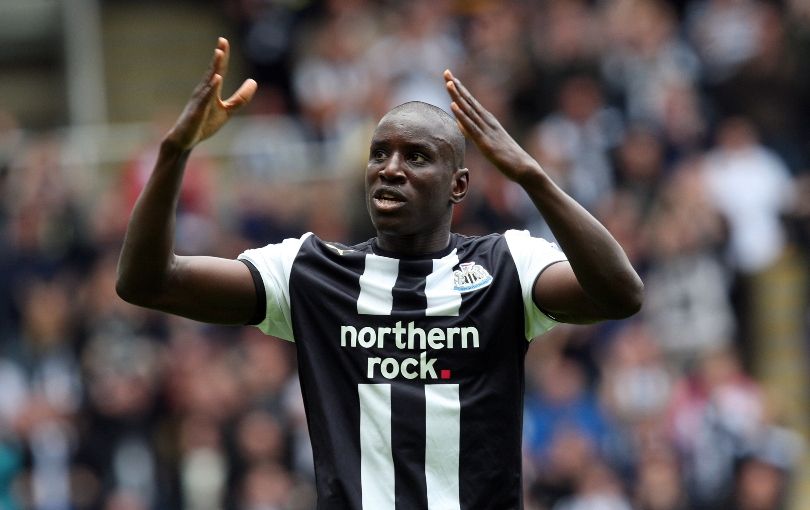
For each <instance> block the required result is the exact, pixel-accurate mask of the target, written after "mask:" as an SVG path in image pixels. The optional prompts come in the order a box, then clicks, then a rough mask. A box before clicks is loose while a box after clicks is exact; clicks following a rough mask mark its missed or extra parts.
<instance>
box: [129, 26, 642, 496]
mask: <svg viewBox="0 0 810 510" xmlns="http://www.w3.org/2000/svg"><path fill="white" fill-rule="evenodd" d="M228 52H229V48H228V43H227V41H226V40H225V39H220V40H219V41H218V44H217V49H216V50H215V52H214V56H213V59H212V62H211V66H210V68H209V70H208V72H207V73H206V75H205V76H204V78H203V80H202V82H201V83H200V85H199V86H198V87H197V89H196V90H195V92H194V94H193V96H192V98H191V100H190V101H189V103H188V104H187V105H186V108H185V110H184V111H183V113H182V114H181V116H180V118H179V119H178V121H177V123H176V124H175V126H174V127H173V128H172V129H171V130H170V131H169V133H168V134H167V135H166V138H165V140H164V141H163V143H162V145H161V150H160V155H159V158H158V161H157V163H156V165H155V169H154V172H153V174H152V176H151V178H150V180H149V182H148V184H147V185H146V187H145V189H144V191H143V193H142V195H141V197H140V198H139V200H138V203H137V205H136V207H135V209H134V210H133V213H132V219H131V221H130V224H129V228H128V231H127V236H126V240H125V241H124V247H123V250H122V252H121V260H120V263H119V276H118V282H117V290H118V292H119V294H120V295H121V296H122V297H123V298H124V299H126V300H127V301H130V302H132V303H135V304H138V305H141V306H147V307H150V308H154V309H158V310H163V311H166V312H170V313H174V314H178V315H182V316H184V317H190V318H192V319H196V320H201V321H207V322H215V323H223V324H256V325H258V327H259V328H261V329H262V330H263V331H264V332H266V333H268V334H271V335H274V336H277V337H280V338H284V339H287V340H290V341H294V342H295V344H296V348H297V351H298V362H299V377H300V380H301V386H302V391H303V395H304V402H305V405H306V410H307V418H308V423H309V430H310V435H311V438H312V444H313V452H314V457H315V469H316V484H317V491H318V508H319V509H364V510H394V509H395V508H396V509H400V510H402V509H409V510H410V509H419V508H427V509H431V510H434V509H435V510H439V509H441V510H448V509H458V510H461V509H465V510H473V509H474V510H485V509H493V510H503V509H511V508H514V509H517V508H521V505H522V501H521V444H520V441H521V425H522V423H521V422H522V401H523V359H524V355H525V352H526V349H527V348H528V345H529V341H531V340H532V338H534V337H535V336H537V335H539V334H540V333H542V332H544V331H546V330H548V329H549V328H551V327H552V326H553V325H554V324H555V323H556V322H572V323H588V322H594V321H598V320H603V319H614V318H623V317H627V316H629V315H632V314H633V313H635V312H636V311H637V310H638V309H639V307H640V306H641V294H642V284H641V281H640V279H639V277H638V275H637V274H636V273H635V271H634V270H633V268H632V267H631V265H630V263H629V261H628V260H627V258H626V256H625V255H624V252H623V251H622V249H621V248H620V247H619V245H618V244H617V243H616V241H615V240H614V239H613V238H612V237H611V236H610V234H609V233H608V232H607V230H605V228H604V227H602V225H600V224H599V222H597V221H596V220H595V219H594V218H593V217H592V216H591V215H590V214H588V213H587V212H586V211H585V210H584V209H583V208H582V207H580V206H579V205H578V204H577V203H576V202H574V201H573V200H572V199H571V198H570V197H568V196H567V195H566V194H565V193H563V192H562V191H561V190H560V189H559V188H558V187H556V186H555V185H554V183H553V182H551V180H550V179H549V178H548V176H547V175H546V174H545V173H544V172H543V170H542V169H541V168H540V165H539V164H538V163H537V162H536V161H534V160H533V159H532V158H531V157H530V156H529V155H528V154H527V153H526V152H525V151H523V149H521V148H520V147H519V146H518V144H517V143H516V142H515V141H514V140H513V139H512V138H511V137H510V136H509V134H508V133H506V131H505V130H504V129H503V128H502V127H501V126H500V124H499V123H498V121H497V120H496V119H495V118H494V117H493V116H492V115H491V114H490V113H489V112H487V111H486V110H485V109H484V108H483V107H482V106H481V105H480V104H479V103H478V101H476V100H475V98H473V96H472V95H470V93H469V92H468V91H467V90H466V89H465V88H464V86H463V85H462V84H461V82H460V81H459V80H458V79H456V78H455V77H454V76H453V75H452V74H451V73H450V71H446V72H445V79H446V86H447V91H448V93H449V94H450V97H451V99H452V110H453V113H454V114H455V117H456V120H455V121H454V120H453V119H452V117H451V116H450V115H449V114H447V113H445V112H443V111H442V110H440V109H439V108H436V107H433V106H430V105H427V104H424V103H406V104H405V105H401V106H399V107H397V108H395V109H393V110H392V111H390V112H389V113H388V114H386V115H385V116H384V117H383V119H382V120H381V121H380V123H379V125H378V126H377V128H376V130H375V132H374V135H373V138H372V140H371V148H370V152H369V161H368V166H367V170H366V200H367V207H368V211H369V214H370V215H371V219H372V222H373V224H374V226H375V228H376V230H377V237H376V238H375V239H371V240H369V241H367V242H364V243H361V244H359V245H355V246H344V245H342V244H337V243H328V242H324V241H321V240H320V239H318V238H317V237H316V236H314V235H312V234H305V235H304V236H302V237H301V238H299V239H288V240H286V241H284V242H282V243H280V244H277V245H269V246H266V247H264V248H260V249H256V250H248V251H247V252H245V253H243V254H242V255H240V257H239V259H238V260H226V259H218V258H211V257H181V256H177V255H174V254H173V221H174V220H173V219H174V214H175V206H176V202H177V196H178V193H179V189H180V184H181V181H182V176H183V167H184V164H185V161H186V159H187V157H188V154H189V152H190V151H191V149H192V148H193V147H194V146H195V145H196V144H197V143H199V142H201V141H202V140H204V139H206V138H208V137H209V136H211V135H213V134H214V133H215V132H216V131H217V130H218V129H219V128H220V127H221V126H222V125H223V124H224V123H225V122H226V121H227V119H228V117H229V116H230V115H231V113H232V112H234V111H235V110H236V109H238V108H239V107H241V106H242V105H244V104H245V103H247V102H248V101H249V100H250V99H251V97H252V96H253V93H254V92H255V91H256V83H255V82H254V81H252V80H247V81H245V82H244V83H243V84H242V86H241V87H239V89H238V90H237V91H236V93H234V95H233V96H231V97H230V98H229V99H227V100H224V101H223V100H222V99H221V98H220V92H221V86H222V76H223V75H224V74H225V72H226V69H227V62H228ZM458 127H460V128H461V130H463V132H464V134H465V135H466V136H467V137H469V138H470V139H472V140H473V142H474V143H475V144H476V145H477V146H478V148H479V150H481V151H482V153H483V154H484V155H485V156H486V157H487V158H488V159H489V160H490V161H491V162H492V163H493V164H494V165H495V166H496V167H497V168H498V169H499V170H500V171H501V172H503V173H504V175H506V176H507V177H508V178H510V179H512V180H514V181H516V182H517V183H519V184H520V185H521V186H522V187H523V188H524V189H525V190H526V192H527V193H528V194H529V196H530V197H531V198H532V200H533V201H534V203H535V204H536V206H537V208H538V210H539V211H540V213H542V214H543V216H544V217H545V219H546V221H547V222H548V224H549V226H550V228H551V229H552V231H553V232H554V235H555V236H556V238H557V240H558V242H559V243H560V246H561V247H562V251H560V250H559V249H557V248H556V247H555V246H554V245H552V244H550V243H548V242H546V241H543V240H541V239H536V238H531V237H530V236H529V235H528V234H527V233H525V232H517V231H509V232H507V233H506V234H504V235H490V236H484V237H465V236H460V235H456V234H453V233H451V231H450V220H451V213H452V208H453V204H455V203H458V202H460V201H461V200H462V199H463V198H464V195H465V194H466V192H467V189H468V183H469V174H470V173H469V171H468V170H467V169H466V168H464V136H463V135H462V133H461V131H459V129H458ZM563 252H564V253H563Z"/></svg>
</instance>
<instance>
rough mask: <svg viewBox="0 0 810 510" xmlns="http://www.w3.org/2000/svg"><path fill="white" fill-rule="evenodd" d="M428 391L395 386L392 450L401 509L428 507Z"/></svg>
mask: <svg viewBox="0 0 810 510" xmlns="http://www.w3.org/2000/svg"><path fill="white" fill-rule="evenodd" d="M425 420H426V416H425V389H424V386H423V385H422V384H408V385H402V386H398V385H391V449H392V451H393V452H394V480H395V482H394V495H395V501H396V508H397V510H412V509H414V508H427V482H426V480H425V436H426V432H425V427H426V425H425V423H426V421H425Z"/></svg>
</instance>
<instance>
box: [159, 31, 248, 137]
mask: <svg viewBox="0 0 810 510" xmlns="http://www.w3.org/2000/svg"><path fill="white" fill-rule="evenodd" d="M229 57H230V45H229V44H228V40H227V39H225V38H224V37H220V38H219V40H218V41H217V47H216V49H215V50H214V56H213V57H212V58H211V64H210V66H209V67H208V70H207V71H206V72H205V75H204V76H203V78H202V80H200V83H199V85H197V88H195V89H194V93H193V94H192V95H191V99H189V101H188V103H186V107H185V108H184V109H183V113H181V114H180V117H179V118H178V119H177V122H176V123H175V125H174V126H173V127H172V128H171V130H170V131H169V133H168V135H167V137H166V141H167V142H170V143H172V144H174V145H175V146H176V147H178V148H180V149H183V150H190V149H191V148H193V147H194V146H195V145H197V144H198V143H200V142H201V141H203V140H205V139H206V138H209V137H210V136H212V135H213V134H214V133H216V132H217V131H219V129H220V128H221V127H222V126H223V125H224V124H225V123H226V122H227V121H228V119H229V118H230V116H231V115H232V114H233V112H235V111H236V110H238V109H239V108H241V107H242V106H244V105H245V104H247V103H248V102H249V101H250V100H251V99H252V98H253V94H255V92H256V88H257V85H256V82H255V81H254V80H251V79H247V80H245V81H244V83H242V85H241V86H240V87H239V89H237V91H236V92H234V93H233V95H232V96H231V97H229V98H228V99H226V100H224V101H223V100H222V97H221V95H222V80H223V78H224V76H225V73H227V71H228V59H229Z"/></svg>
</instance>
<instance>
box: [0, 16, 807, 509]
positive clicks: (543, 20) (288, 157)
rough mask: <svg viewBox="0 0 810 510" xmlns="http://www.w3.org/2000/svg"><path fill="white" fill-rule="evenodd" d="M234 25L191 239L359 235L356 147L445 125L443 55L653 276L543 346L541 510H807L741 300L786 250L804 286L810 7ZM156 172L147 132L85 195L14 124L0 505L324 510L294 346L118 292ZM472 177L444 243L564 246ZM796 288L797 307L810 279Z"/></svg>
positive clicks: (529, 436) (537, 502)
mask: <svg viewBox="0 0 810 510" xmlns="http://www.w3.org/2000/svg"><path fill="white" fill-rule="evenodd" d="M222 11H223V15H224V16H227V19H228V20H229V21H230V22H231V23H232V26H233V31H234V33H235V34H237V35H236V36H235V37H233V38H232V39H231V43H232V46H233V48H234V51H235V52H237V53H241V55H239V56H240V57H241V58H242V59H243V60H244V61H245V62H247V64H248V67H249V76H252V77H254V78H256V79H257V81H258V82H259V84H260V90H259V93H258V96H257V97H256V98H255V100H254V101H253V103H252V104H251V105H250V106H249V107H248V108H247V110H246V112H245V114H244V116H243V118H241V119H239V121H240V122H239V123H238V124H237V126H238V127H237V132H236V133H233V136H232V138H231V139H232V146H231V148H230V150H231V151H232V152H231V154H232V155H231V156H229V157H227V158H214V157H211V156H210V155H206V153H205V147H204V146H203V147H201V148H200V150H199V151H198V154H197V155H196V156H195V157H193V158H192V160H191V162H190V163H189V169H188V171H187V174H186V175H187V178H186V182H185V185H184V189H183V192H182V195H181V198H180V205H179V213H178V219H177V246H178V250H179V251H181V252H183V253H195V254H209V255H217V256H223V257H230V258H233V257H235V256H236V255H237V254H238V253H240V252H241V251H242V250H244V249H246V248H248V247H255V246H259V245H264V244H267V243H271V242H278V241H280V240H281V239H283V238H285V237H288V236H298V235H300V234H301V233H302V232H304V231H307V230H311V231H314V232H316V233H318V234H319V235H320V236H321V237H323V238H327V239H335V240H348V241H350V242H358V241H361V240H364V239H366V238H368V237H370V236H371V235H373V232H372V230H371V226H370V224H369V222H368V220H367V219H366V218H365V214H366V213H365V208H364V204H363V200H362V198H361V196H362V180H361V178H360V176H361V172H362V171H363V169H364V167H365V159H366V157H367V155H366V150H367V149H366V148H367V142H368V139H369V138H368V137H369V134H370V132H371V130H372V129H373V126H374V125H375V123H376V121H377V119H379V117H380V116H381V115H382V114H383V113H384V112H385V111H387V110H388V109H389V108H390V107H392V106H394V105H396V104H399V103H401V102H403V101H407V100H414V99H418V100H423V101H427V102H431V103H433V104H436V105H438V106H441V107H444V108H448V103H449V100H448V97H447V96H446V94H445V92H444V84H443V82H442V79H441V72H442V71H443V70H444V69H445V68H450V69H452V70H453V72H454V73H455V74H456V75H457V76H459V77H460V78H461V79H462V80H464V81H465V83H466V84H467V86H468V87H469V88H470V89H471V90H472V91H473V93H474V94H476V95H477V96H478V97H479V99H480V100H481V102H482V103H483V104H484V105H485V106H486V107H487V108H488V109H489V110H490V111H492V112H493V113H494V114H495V115H496V116H497V117H498V118H499V119H500V121H501V122H502V123H503V124H504V125H505V126H506V127H507V129H508V130H509V131H510V133H512V134H513V135H514V136H515V137H516V138H517V139H518V140H519V141H520V142H521V143H522V145H523V146H524V147H525V148H526V149H527V150H528V151H529V152H530V153H531V154H532V155H533V156H534V157H536V158H537V159H538V161H540V163H541V164H542V165H543V167H544V168H545V169H546V171H548V172H549V173H551V174H552V175H553V176H554V178H555V179H556V181H557V182H558V183H559V184H560V185H561V186H562V187H563V188H564V189H566V190H567V191H568V192H569V193H570V194H571V195H572V196H574V197H575V198H576V199H577V200H578V201H579V202H580V203H582V204H583V205H584V206H585V207H587V208H588V209H589V210H590V211H591V212H592V213H594V214H595V215H596V216H597V217H598V218H599V219H600V220H601V221H602V222H603V223H604V224H605V225H606V226H607V227H608V229H609V230H611V232H612V233H613V234H614V236H615V237H616V238H617V239H618V240H619V241H620V242H621V244H622V245H623V247H624V248H625V250H626V251H627V253H628V255H629V256H630V258H631V261H632V262H633V263H634V265H635V267H637V268H638V270H639V272H640V273H641V274H642V277H643V279H644V281H645V284H646V300H645V305H644V309H643V311H642V312H641V313H640V314H639V315H638V316H637V317H634V318H632V319H629V320H626V321H621V322H611V323H606V324H602V325H598V326H589V327H584V326H577V327H572V326H560V327H558V328H556V329H555V330H553V331H552V332H551V333H550V334H548V335H546V336H544V337H542V338H540V339H538V340H537V341H535V342H534V343H533V344H532V347H531V348H530V349H529V354H528V358H527V370H526V372H527V385H526V387H527V397H526V402H525V440H524V442H525V466H524V473H525V503H526V508H527V510H587V509H605V510H623V509H638V510H687V509H689V510H693V509H694V510H715V509H717V510H771V509H780V508H785V505H786V504H787V503H788V502H789V501H791V500H792V498H793V497H794V495H793V494H791V493H790V492H789V490H788V488H789V487H790V485H791V480H792V476H793V475H794V474H795V473H796V468H797V464H798V462H799V461H800V459H801V456H802V455H803V453H802V452H803V447H804V446H803V442H802V440H801V436H800V435H799V434H798V433H797V432H796V431H794V430H792V429H791V428H790V427H788V426H786V424H785V416H784V413H783V412H782V409H781V408H780V405H779V404H780V403H779V402H776V401H774V399H772V398H770V395H769V394H768V393H767V392H766V391H765V389H764V387H763V385H762V382H761V381H759V380H758V379H757V377H756V372H755V367H756V366H757V363H758V362H759V360H757V359H755V356H754V354H755V353H756V352H761V347H760V348H759V350H758V346H763V345H764V346H766V347H767V342H768V338H767V328H763V327H761V324H759V325H758V324H757V321H758V320H761V318H762V317H763V316H766V317H767V316H768V315H773V314H774V306H776V305H770V304H768V303H764V304H763V302H762V300H757V299H755V297H756V295H757V292H758V289H761V288H762V286H763V285H767V284H768V282H769V281H770V280H769V275H771V274H772V272H773V271H774V270H775V268H780V267H783V266H784V264H786V262H785V261H786V260H791V259H792V260H796V259H797V258H798V260H800V261H802V262H801V263H800V264H799V266H800V267H802V268H803V271H804V272H806V267H807V260H810V184H808V183H810V136H808V133H810V113H808V112H810V6H808V3H807V2H802V1H800V0H797V1H788V0H784V1H756V0H682V1H679V2H669V1H663V0H600V1H596V0H593V1H587V0H498V1H494V0H492V1H487V0H477V1H469V2H462V1H451V0H413V1H408V2H395V1H372V0H321V1H314V0H313V1H309V2H308V1H305V0H301V1H292V0H288V1H284V0H226V1H223V2H222ZM201 51H203V52H205V51H208V50H206V49H205V48H201ZM155 79H156V80H157V79H159V78H158V77H155ZM240 79H241V77H240ZM181 106H182V105H177V108H178V111H179V109H180V107H181ZM154 157H155V146H154V144H145V146H144V149H143V151H140V152H138V153H137V154H133V155H132V158H131V159H130V161H128V162H127V163H126V164H125V165H122V166H121V167H120V168H117V169H116V171H115V172H114V175H113V176H112V177H110V178H108V179H105V180H103V181H102V182H101V184H99V183H98V182H88V179H89V178H88V177H87V175H86V173H85V172H83V169H82V168H81V167H80V165H75V164H70V163H69V162H70V161H75V158H72V157H71V149H70V145H69V144H67V143H66V142H65V140H64V139H62V138H61V137H60V136H59V132H58V131H52V132H44V133H43V132H32V131H31V130H27V129H25V127H24V126H20V125H19V123H18V122H17V121H16V120H15V118H14V117H13V116H12V115H10V114H8V113H0V196H2V200H0V509H2V510H18V509H24V508H33V509H37V510H74V509H75V510H82V509H99V510H150V509H169V508H182V509H184V510H209V509H210V510H214V509H220V508H224V509H232V510H306V509H311V508H313V504H314V503H313V502H314V494H313V484H312V476H313V470H312V459H311V452H310V450H309V443H308V439H307V427H306V419H305V416H304V412H303V406H302V402H301V396H300V390H299V387H298V383H297V378H296V368H295V348H294V345H293V344H290V343H287V342H283V341H280V340H271V339H268V338H267V337H264V336H263V335H262V334H261V333H260V332H258V330H256V329H254V328H248V327H244V328H231V327H219V326H210V325H203V324H199V323H194V322H191V321H187V320H183V319H178V318H173V317H169V316H166V315H162V314H157V313H153V312H148V311H145V310H142V309H139V308H136V307H133V306H130V305H127V304H125V303H124V302H122V301H121V300H120V299H118V297H117V296H116V294H115V290H114V282H115V271H116V262H117V256H118V250H119V248H120V244H121V240H122V236H123V232H124V230H125V228H126V222H127V219H128V215H129V212H130V210H131V208H132V205H133V203H134V200H135V198H136V197H137V195H138V193H139V191H140V189H141V188H142V187H143V184H144V182H145V179H146V178H147V177H148V175H149V171H150V170H151V165H152V163H153V162H154ZM467 166H468V167H469V168H470V169H471V182H472V190H471V192H470V194H469V195H468V197H467V199H466V200H465V202H464V203H463V204H462V205H461V206H460V207H458V208H457V210H456V214H455V216H456V217H455V227H454V229H455V230H456V231H458V232H461V233H467V234H478V233H489V232H493V231H498V232H502V231H503V230H505V229H507V228H524V229H528V230H530V231H531V232H532V233H533V234H535V235H539V236H545V237H551V234H550V232H548V229H547V227H546V226H545V224H544V223H543V220H542V218H541V217H539V215H538V214H537V212H536V211H535V210H534V208H533V206H532V205H531V203H530V202H529V201H528V199H527V197H525V196H524V194H523V193H522V191H521V190H520V189H519V188H518V187H517V186H516V185H514V184H513V183H510V182H508V181H507V180H505V179H504V178H503V177H502V176H500V174H498V173H497V171H496V170H495V169H494V168H492V167H491V166H490V165H489V164H488V163H487V162H486V160H484V159H483V158H482V157H481V156H480V155H479V154H478V153H477V152H476V151H475V149H473V148H471V150H469V151H468V158H467ZM221 167H228V168H229V170H228V172H227V178H225V179H223V178H222V176H221V174H222V172H220V168H221ZM87 190H92V193H88V192H87ZM805 276H806V274H805ZM763 282H765V283H763ZM796 300H798V301H799V303H798V305H797V306H799V307H803V308H802V310H803V314H804V316H807V298H806V289H802V292H800V293H799V296H798V297H796ZM763 331H765V333H763ZM802 334H803V335H804V343H805V347H807V345H808V340H807V338H808V337H807V330H806V329H804V331H803V333H802ZM804 363H805V366H808V365H810V360H808V359H805V360H804Z"/></svg>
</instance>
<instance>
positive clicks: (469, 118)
mask: <svg viewBox="0 0 810 510" xmlns="http://www.w3.org/2000/svg"><path fill="white" fill-rule="evenodd" d="M444 79H445V80H446V84H445V85H446V87H447V92H448V93H449V94H450V98H451V99H452V100H453V102H452V103H451V104H450V108H451V109H452V110H453V113H454V114H455V116H456V121H457V122H458V126H459V128H461V131H462V132H463V133H464V135H465V136H466V137H467V138H469V139H471V140H472V141H473V142H475V145H477V146H478V149H479V150H480V151H481V153H482V154H483V155H484V156H485V157H486V158H487V159H488V160H489V161H490V162H491V163H492V164H493V165H495V167H497V168H498V170H500V171H501V173H503V174H504V175H505V176H506V177H508V178H509V179H512V180H513V181H517V182H520V181H521V178H523V177H524V176H527V175H528V174H530V173H534V172H538V171H541V169H540V165H539V163H537V161H535V160H534V158H532V157H531V156H530V155H529V154H528V153H527V152H526V151H525V150H523V148H522V147H521V146H520V145H518V143H517V142H516V141H515V139H514V138H512V136H511V135H510V134H509V133H507V132H506V130H505V129H504V128H503V126H501V123H500V122H498V119H496V118H495V116H494V115H492V114H491V113H490V112H489V111H487V109H486V108H484V107H483V106H481V103H479V102H478V100H477V99H475V97H474V96H473V95H472V94H470V92H469V91H468V90H467V88H466V87H465V86H464V85H463V84H462V83H461V80H459V79H458V78H456V77H455V76H453V73H451V72H450V70H449V69H448V70H446V71H445V72H444Z"/></svg>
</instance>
